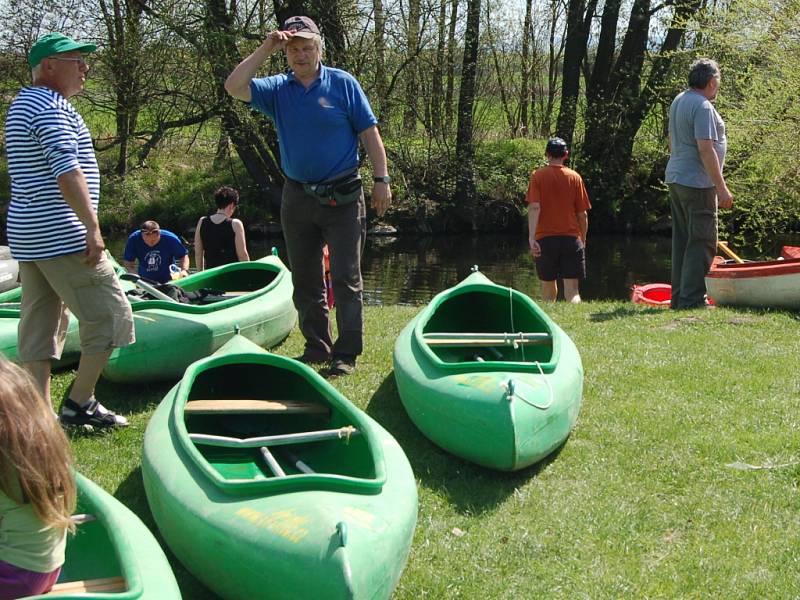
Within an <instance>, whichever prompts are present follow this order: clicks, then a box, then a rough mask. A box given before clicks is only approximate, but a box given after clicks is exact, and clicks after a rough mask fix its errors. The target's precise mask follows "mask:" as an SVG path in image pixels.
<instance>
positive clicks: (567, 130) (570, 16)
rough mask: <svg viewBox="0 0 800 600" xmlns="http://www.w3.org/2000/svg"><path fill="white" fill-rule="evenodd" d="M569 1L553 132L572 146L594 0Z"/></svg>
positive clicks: (595, 2)
mask: <svg viewBox="0 0 800 600" xmlns="http://www.w3.org/2000/svg"><path fill="white" fill-rule="evenodd" d="M585 2H586V0H569V4H568V5H567V40H566V44H565V46H564V68H563V74H562V79H561V107H560V109H559V112H558V122H557V124H556V132H557V133H558V135H559V136H561V137H562V138H564V139H565V140H566V141H567V143H568V144H571V143H572V137H573V135H574V132H575V121H576V119H577V116H578V92H579V91H580V85H581V64H582V63H583V59H584V57H585V56H586V44H587V42H588V40H589V30H590V26H591V20H592V17H593V15H594V10H595V8H596V6H597V0H589V4H588V6H587V5H586V3H585Z"/></svg>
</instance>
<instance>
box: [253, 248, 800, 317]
mask: <svg viewBox="0 0 800 600" xmlns="http://www.w3.org/2000/svg"><path fill="white" fill-rule="evenodd" d="M248 244H249V246H250V248H251V256H253V257H258V256H262V255H263V254H266V253H267V252H268V251H269V249H270V248H271V247H272V246H276V247H277V248H278V250H279V253H280V255H281V256H282V257H285V256H286V254H285V249H284V246H283V240H282V238H280V237H277V238H274V239H264V240H254V241H249V242H248ZM781 244H794V245H800V236H784V237H783V238H781V239H780V240H776V241H775V244H774V247H772V248H768V249H766V252H764V253H763V255H762V256H751V255H749V254H745V256H746V257H747V258H752V259H756V258H763V257H764V256H767V257H772V256H777V254H778V253H779V252H780V246H781ZM670 247H671V241H670V238H669V236H648V237H629V236H619V235H614V236H601V235H590V236H589V243H588V245H587V264H586V267H587V279H586V281H584V282H582V283H581V296H582V297H583V298H584V299H586V300H600V299H616V300H619V299H627V298H629V297H630V292H631V286H632V285H633V284H634V283H638V284H643V283H654V282H667V283H668V282H669V280H670V276H669V271H670ZM473 265H478V268H479V269H480V270H481V271H482V272H483V273H484V274H486V275H487V276H488V277H489V278H490V279H491V280H493V281H494V282H496V283H499V284H501V285H508V286H512V287H514V288H515V289H517V290H520V291H521V292H524V293H525V294H528V295H529V296H531V297H532V298H535V299H536V298H539V297H540V296H541V294H540V290H539V280H538V279H537V277H536V269H535V267H534V264H533V259H532V258H531V256H530V252H529V250H528V243H527V238H526V236H522V235H514V236H510V235H480V236H469V235H451V236H400V237H387V236H376V235H373V236H370V237H369V238H368V242H367V247H366V249H365V252H364V260H363V269H362V270H363V274H364V298H365V302H366V303H367V304H370V305H391V304H412V305H416V304H425V303H427V302H428V301H429V300H430V299H431V298H432V297H433V296H434V295H436V294H437V293H438V292H440V291H441V290H443V289H445V288H448V287H450V286H452V285H455V284H456V283H458V282H459V281H461V280H462V279H463V278H464V277H466V276H467V275H468V274H469V272H470V269H471V268H472V266H473Z"/></svg>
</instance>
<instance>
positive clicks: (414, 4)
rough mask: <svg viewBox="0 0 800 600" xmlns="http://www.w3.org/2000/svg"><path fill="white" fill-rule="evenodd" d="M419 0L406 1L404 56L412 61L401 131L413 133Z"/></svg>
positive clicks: (408, 74) (409, 66) (407, 69)
mask: <svg viewBox="0 0 800 600" xmlns="http://www.w3.org/2000/svg"><path fill="white" fill-rule="evenodd" d="M419 2H420V0H408V23H407V25H406V48H407V49H406V56H411V57H414V59H413V60H412V61H411V62H409V63H408V64H407V65H406V73H405V75H406V76H405V80H406V93H405V110H404V111H403V130H404V131H406V132H407V133H414V130H415V129H416V128H417V97H418V96H419V87H418V82H417V79H418V78H417V55H418V54H419V19H420V5H419Z"/></svg>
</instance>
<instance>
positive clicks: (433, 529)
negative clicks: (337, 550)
mask: <svg viewBox="0 0 800 600" xmlns="http://www.w3.org/2000/svg"><path fill="white" fill-rule="evenodd" d="M416 310H417V309H415V308H409V307H381V308H368V309H367V311H366V318H367V336H366V348H365V354H364V356H363V357H362V358H361V360H360V361H359V365H358V370H357V373H356V374H355V375H353V376H351V377H346V378H341V379H338V380H335V382H334V384H335V385H336V386H337V387H338V388H339V389H340V390H341V391H342V392H343V393H344V394H345V395H346V396H347V397H348V398H350V399H351V400H352V401H353V402H354V403H355V404H356V405H358V406H360V407H361V408H363V409H364V410H366V412H367V413H369V414H370V415H371V416H372V417H373V418H375V419H376V420H378V421H379V422H380V423H382V424H383V426H384V427H386V428H387V429H388V430H389V431H390V432H391V433H392V434H393V435H394V436H395V437H396V439H397V440H398V441H399V442H400V444H401V445H402V447H403V448H404V449H405V451H406V454H407V455H408V458H409V460H410V462H411V465H412V467H413V468H414V472H415V474H416V477H417V483H418V488H419V500H420V502H419V517H418V523H417V529H416V533H415V536H414V542H413V546H412V549H411V555H410V558H409V562H408V565H407V567H406V569H405V572H404V574H403V577H402V579H401V581H400V585H399V587H398V590H397V593H396V597H397V598H404V599H405V598H407V599H412V598H413V599H416V598H422V597H427V598H509V599H511V598H535V597H548V598H620V597H632V598H676V597H691V598H699V597H714V598H767V597H769V598H790V597H797V596H798V595H800V569H798V562H799V561H800V542H798V540H800V512H799V511H798V495H797V488H798V482H799V481H800V465H797V464H793V465H792V466H788V467H780V466H779V465H782V464H784V463H794V462H796V461H798V460H800V451H798V440H799V439H800V437H798V430H800V377H798V375H797V359H798V357H799V356H800V336H798V330H800V328H799V327H798V325H800V314H797V313H781V312H773V313H770V312H758V311H734V310H730V309H723V308H719V309H717V310H712V311H688V312H681V313H675V312H670V311H667V310H659V309H647V308H641V307H638V306H634V305H632V304H626V303H607V302H602V303H584V304H582V305H579V306H571V305H566V304H563V303H561V304H558V305H555V306H549V307H547V310H548V311H549V313H550V314H551V316H552V317H553V318H554V319H555V320H556V322H558V323H560V324H561V326H562V327H563V328H564V329H565V330H566V331H567V333H569V334H570V336H571V337H572V338H573V339H574V341H575V342H576V344H577V346H578V348H579V349H580V351H581V355H582V357H583V363H584V367H585V370H586V376H585V388H584V401H583V406H582V409H581V414H580V417H579V419H578V424H577V427H576V429H575V431H574V432H573V434H572V436H571V437H570V438H569V440H568V441H567V442H566V444H565V445H564V446H563V447H562V448H561V449H560V451H559V452H557V453H556V455H554V456H551V457H550V458H548V459H546V460H545V461H543V463H541V464H539V465H536V466H534V467H532V468H529V469H526V470H524V471H520V472H516V473H497V472H493V471H490V470H487V469H484V468H481V467H477V466H475V465H472V464H470V463H467V462H465V461H463V460H460V459H458V458H456V457H454V456H450V455H448V454H446V453H445V452H443V451H442V450H440V449H438V448H437V447H436V446H434V445H433V444H432V443H431V442H429V441H428V440H427V439H426V438H424V437H423V436H422V435H421V434H420V433H419V432H418V431H417V430H416V429H415V428H414V426H413V424H412V423H411V422H410V421H409V419H408V417H407V416H406V414H405V412H404V410H403V407H402V404H401V403H400V399H399V397H398V395H397V388H396V386H395V383H394V379H393V375H392V360H391V355H392V349H393V343H394V339H395V337H396V335H397V333H398V332H399V331H400V329H401V328H402V327H403V326H404V325H405V323H407V322H408V320H409V319H410V318H411V317H412V316H413V315H414V314H415V312H416ZM301 348H302V339H301V337H300V334H299V333H298V332H297V331H295V332H294V333H292V335H291V336H290V338H289V339H288V340H287V341H286V342H285V343H284V344H283V345H282V346H281V347H280V348H278V349H277V350H276V351H277V352H279V353H281V354H285V355H288V356H293V355H296V354H299V353H300V350H301ZM72 376H73V375H72V373H70V372H68V373H63V374H59V375H58V376H57V377H56V378H55V393H54V397H56V398H58V397H59V395H60V394H63V392H64V390H65V389H66V386H67V385H68V384H69V382H70V381H71V379H72ZM168 388H169V385H154V386H145V385H141V386H119V385H112V384H109V383H106V382H101V384H100V385H99V387H98V391H97V393H98V397H99V398H100V399H101V400H102V401H103V402H105V403H107V404H108V405H109V406H112V407H113V408H115V409H117V410H121V411H122V412H124V413H126V414H129V415H130V417H131V423H132V425H131V427H130V428H128V429H127V430H125V431H119V432H114V433H110V434H104V435H79V436H73V438H72V441H73V444H74V450H75V455H76V460H77V464H78V469H79V470H80V471H81V472H83V473H84V474H85V475H87V476H88V477H90V478H92V479H94V480H95V481H97V482H98V483H99V484H100V485H102V486H103V487H104V488H106V489H107V490H109V491H111V492H112V493H114V495H115V496H116V497H117V498H119V499H120V500H121V501H123V502H124V503H125V504H127V505H128V506H130V507H131V508H132V509H133V510H134V511H135V512H136V513H137V514H139V515H140V516H141V518H142V519H143V520H144V521H145V522H146V523H147V524H148V526H150V527H151V528H152V529H154V530H155V526H154V523H153V519H152V517H151V515H150V512H149V510H148V508H147V502H146V498H145V495H144V491H143V487H142V481H141V473H140V470H139V460H140V454H141V444H142V436H143V434H144V429H145V426H146V424H147V419H148V418H149V417H150V415H151V413H152V411H153V409H154V408H155V406H156V404H157V403H158V401H159V400H160V399H161V397H162V396H163V395H164V394H165V393H166V391H167V389H168ZM736 462H742V463H748V464H752V465H767V466H773V467H775V468H767V469H761V470H741V469H735V468H731V467H729V466H728V465H730V464H732V463H736ZM167 553H168V554H169V551H168V550H167ZM171 559H172V557H171ZM172 560H173V567H174V569H175V572H176V575H177V577H178V580H179V584H180V586H181V589H182V592H183V594H184V597H185V598H191V599H192V600H203V599H205V598H213V597H214V596H213V595H212V594H211V593H210V592H208V591H207V590H205V588H203V586H202V585H201V584H200V583H198V582H197V581H196V580H195V579H194V578H193V577H192V576H191V575H190V574H188V573H187V572H186V571H185V570H184V569H183V568H182V567H181V566H180V564H179V563H178V562H177V561H175V560H174V559H172Z"/></svg>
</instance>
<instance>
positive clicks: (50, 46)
mask: <svg viewBox="0 0 800 600" xmlns="http://www.w3.org/2000/svg"><path fill="white" fill-rule="evenodd" d="M72 50H80V51H81V52H94V51H95V50H97V46H95V45H94V44H80V43H78V42H76V41H75V40H73V39H71V38H68V37H67V36H65V35H64V34H63V33H48V34H47V35H43V36H42V37H40V38H39V39H38V40H36V42H35V43H34V44H33V46H31V51H30V52H28V64H29V65H30V67H31V69H33V68H34V67H35V66H36V65H38V64H39V63H40V62H42V59H43V58H47V57H48V56H53V54H61V53H62V52H70V51H72Z"/></svg>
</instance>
